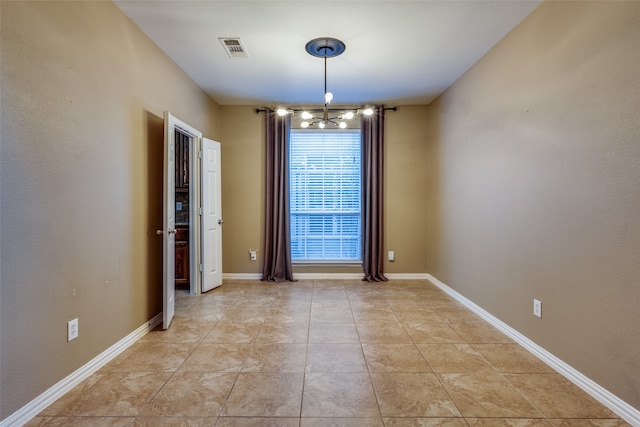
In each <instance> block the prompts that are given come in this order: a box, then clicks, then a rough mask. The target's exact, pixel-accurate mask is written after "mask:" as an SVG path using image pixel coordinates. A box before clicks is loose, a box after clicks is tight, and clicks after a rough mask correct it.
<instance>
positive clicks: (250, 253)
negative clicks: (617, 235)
mask: <svg viewBox="0 0 640 427" xmlns="http://www.w3.org/2000/svg"><path fill="white" fill-rule="evenodd" d="M256 252H257V251H249V259H250V260H251V261H255V260H256V259H258V255H257V254H256Z"/></svg>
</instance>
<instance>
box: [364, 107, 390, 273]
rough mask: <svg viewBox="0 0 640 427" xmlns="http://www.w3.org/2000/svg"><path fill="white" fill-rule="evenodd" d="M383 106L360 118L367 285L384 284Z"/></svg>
mask: <svg viewBox="0 0 640 427" xmlns="http://www.w3.org/2000/svg"><path fill="white" fill-rule="evenodd" d="M383 164H384V107H382V106H378V107H376V108H374V114H373V115H371V116H364V117H363V118H362V194H363V196H362V202H363V206H362V211H363V218H362V231H363V233H362V269H363V271H364V278H363V279H362V280H366V281H369V282H386V281H387V280H388V279H387V278H386V277H385V276H384V272H383V267H384V258H383V251H384V246H383V235H384V232H383V231H384V230H383V218H382V216H383V215H382V214H383V208H384V204H383V202H384V198H383V192H382V189H383V185H384V181H383V179H384V170H383Z"/></svg>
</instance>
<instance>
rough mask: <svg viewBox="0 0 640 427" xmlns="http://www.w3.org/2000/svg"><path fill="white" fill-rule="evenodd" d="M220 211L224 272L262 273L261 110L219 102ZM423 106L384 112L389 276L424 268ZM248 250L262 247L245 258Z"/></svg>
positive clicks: (321, 270) (349, 270)
mask: <svg viewBox="0 0 640 427" xmlns="http://www.w3.org/2000/svg"><path fill="white" fill-rule="evenodd" d="M221 110H222V115H221V117H222V123H223V126H222V136H221V140H222V166H223V170H222V186H223V187H222V214H223V217H224V238H223V271H224V272H225V273H252V274H257V273H261V272H262V263H263V256H262V245H263V244H264V228H263V222H264V162H265V151H264V114H256V108H255V107H235V106H223V107H221ZM425 114H426V107H425V106H400V107H398V110H397V111H395V112H394V111H387V112H386V116H385V117H386V128H385V138H386V143H385V144H386V146H385V147H386V149H385V168H386V175H385V197H386V203H385V226H386V230H385V242H386V243H385V247H386V248H388V250H393V251H395V254H396V261H395V262H388V261H385V272H388V273H426V272H427V256H426V253H427V241H426V238H425V236H426V233H427V231H426V230H427V225H426V220H425V217H426V211H427V200H426V197H424V196H421V194H422V191H423V190H424V188H425V186H426V182H427V168H426V165H425V159H426V157H427V154H426V153H427V148H428V147H427V145H426V144H425V143H424V135H425V133H426V131H427V126H426V123H425V121H424V116H425ZM249 248H252V249H256V248H257V249H259V251H258V260H257V261H250V260H249V253H248V251H249ZM295 273H349V274H352V273H362V268H361V267H295V268H294V276H295Z"/></svg>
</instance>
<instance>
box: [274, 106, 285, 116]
mask: <svg viewBox="0 0 640 427" xmlns="http://www.w3.org/2000/svg"><path fill="white" fill-rule="evenodd" d="M276 113H277V114H278V115H279V116H286V115H287V113H288V111H287V110H286V109H284V108H278V110H277V111H276Z"/></svg>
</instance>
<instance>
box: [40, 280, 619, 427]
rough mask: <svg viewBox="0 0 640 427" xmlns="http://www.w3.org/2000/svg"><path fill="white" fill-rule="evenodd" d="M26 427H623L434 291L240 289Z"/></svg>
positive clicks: (228, 289)
mask: <svg viewBox="0 0 640 427" xmlns="http://www.w3.org/2000/svg"><path fill="white" fill-rule="evenodd" d="M27 425H28V426H39V425H48V426H92V427H93V426H190V427H200V426H217V427H232V426H244V427H248V426H302V427H316V426H358V427H369V426H371V427H374V426H375V427H380V426H403V427H404V426H518V427H521V426H552V425H555V426H591V427H593V426H606V427H614V426H623V425H627V424H626V423H625V422H624V421H622V420H620V419H619V418H618V417H617V416H616V415H615V414H614V413H612V412H611V411H609V410H608V409H607V408H605V407H604V406H602V405H601V404H599V403H598V402H597V401H595V400H594V399H592V398H591V397H590V396H588V395H587V394H586V393H584V392H583V391H581V390H580V389H579V388H577V387H576V386H575V385H573V384H572V383H570V382H569V381H567V380H566V379H564V378H563V377H562V376H561V375H559V374H557V373H556V372H554V371H553V370H552V369H550V368H549V367H548V366H547V365H545V364H544V363H542V362H541V361H539V360H538V359H536V358H535V357H534V356H532V355H531V354H530V353H528V352H527V351H526V350H524V349H522V348H521V347H520V346H519V345H517V344H515V343H514V342H513V341H511V340H510V339H509V338H508V337H506V336H505V335H503V334H502V333H500V332H499V331H497V330H496V329H495V328H493V327H492V326H491V325H489V324H487V323H486V322H484V321H483V320H482V319H480V318H479V317H477V316H476V315H475V314H473V313H472V312H470V311H469V310H467V309H465V308H464V307H463V306H461V305H460V304H459V303H457V302H456V301H454V300H452V299H451V298H450V297H448V296H447V295H446V294H444V293H443V292H441V291H440V290H439V289H437V288H436V287H434V286H433V285H431V284H429V283H428V282H426V281H418V280H415V281H411V280H402V281H400V280H398V281H390V282H387V283H381V284H371V283H366V282H360V281H341V280H333V281H327V280H315V281H298V282H295V283H282V284H274V283H265V282H259V281H231V280H227V281H225V283H224V284H223V285H222V286H221V287H219V288H217V289H215V290H213V291H211V292H209V293H207V294H205V295H201V296H193V295H189V294H188V293H186V292H179V293H178V294H177V303H176V317H175V319H174V321H173V323H172V326H171V328H169V330H167V331H162V330H160V329H159V328H158V329H157V330H155V331H153V332H151V333H149V334H147V335H146V336H144V337H143V338H142V339H141V340H140V341H138V342H137V343H136V344H134V345H133V346H131V347H130V348H129V349H127V350H126V351H125V352H123V353H122V354H121V355H119V356H118V357H117V358H116V359H114V360H113V361H111V362H110V363H109V364H108V365H107V366H105V367H104V368H103V369H101V370H100V371H99V372H97V373H96V374H94V375H92V376H91V377H90V378H88V379H87V380H86V381H84V382H83V383H82V384H80V385H79V386H78V387H76V388H75V389H73V390H72V391H70V392H69V393H67V394H66V395H65V396H63V397H62V398H61V399H59V400H58V401H56V402H55V403H53V404H52V405H51V406H49V407H48V408H47V409H45V410H44V411H42V413H41V414H39V416H38V417H36V418H34V419H33V420H31V421H30V422H29V423H28V424H27Z"/></svg>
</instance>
